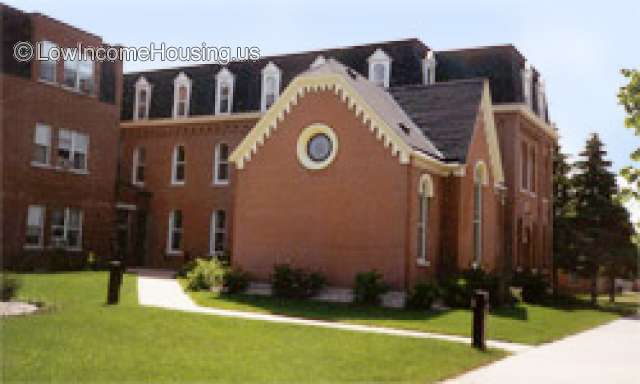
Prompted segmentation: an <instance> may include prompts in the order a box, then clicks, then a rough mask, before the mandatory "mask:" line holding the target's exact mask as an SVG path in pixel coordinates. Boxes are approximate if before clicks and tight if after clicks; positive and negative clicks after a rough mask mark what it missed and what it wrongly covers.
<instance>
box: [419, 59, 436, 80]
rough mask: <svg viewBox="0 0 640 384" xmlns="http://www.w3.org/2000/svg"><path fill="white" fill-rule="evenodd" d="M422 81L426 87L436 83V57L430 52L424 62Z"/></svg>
mask: <svg viewBox="0 0 640 384" xmlns="http://www.w3.org/2000/svg"><path fill="white" fill-rule="evenodd" d="M422 71H423V72H422V81H423V83H424V84H425V85H429V84H435V83H436V57H435V55H434V54H433V51H429V52H428V53H427V56H426V57H425V58H424V59H423V60H422Z"/></svg>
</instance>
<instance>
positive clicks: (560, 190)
mask: <svg viewBox="0 0 640 384" xmlns="http://www.w3.org/2000/svg"><path fill="white" fill-rule="evenodd" d="M567 158H568V156H567V155H566V154H564V153H562V149H561V148H560V144H559V143H556V145H555V148H554V153H553V271H552V272H553V293H554V295H557V293H558V271H559V269H563V270H566V271H572V272H575V267H576V252H575V249H574V248H575V247H574V243H575V242H574V241H573V239H574V238H575V236H574V234H573V228H574V226H573V220H574V217H575V204H574V199H573V191H572V185H571V178H570V175H569V174H570V172H571V168H572V167H571V164H569V162H568V161H567Z"/></svg>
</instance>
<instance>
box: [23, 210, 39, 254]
mask: <svg viewBox="0 0 640 384" xmlns="http://www.w3.org/2000/svg"><path fill="white" fill-rule="evenodd" d="M43 231H44V206H42V205H30V206H29V208H28V209H27V232H26V235H25V241H24V244H25V247H32V248H41V247H42V246H43V243H44V241H43V240H44V239H43V236H44V233H43Z"/></svg>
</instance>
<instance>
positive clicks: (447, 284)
mask: <svg viewBox="0 0 640 384" xmlns="http://www.w3.org/2000/svg"><path fill="white" fill-rule="evenodd" d="M440 286H441V288H442V296H443V299H444V302H445V304H446V305H448V306H449V307H454V308H469V307H470V305H471V298H472V297H473V293H474V291H476V290H478V289H480V290H483V291H487V292H489V302H490V304H491V305H492V306H497V305H498V304H499V303H498V300H499V299H500V284H499V279H498V277H497V276H496V275H493V274H489V273H486V272H485V271H483V270H482V269H468V270H464V271H461V272H460V273H458V274H454V275H451V276H448V277H446V278H444V279H442V280H441V281H440Z"/></svg>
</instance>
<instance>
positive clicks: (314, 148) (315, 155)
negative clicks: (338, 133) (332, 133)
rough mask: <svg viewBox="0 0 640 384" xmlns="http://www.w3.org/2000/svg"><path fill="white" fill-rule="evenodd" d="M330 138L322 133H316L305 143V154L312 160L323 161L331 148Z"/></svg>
mask: <svg viewBox="0 0 640 384" xmlns="http://www.w3.org/2000/svg"><path fill="white" fill-rule="evenodd" d="M331 147H332V145H331V139H330V138H329V136H327V135H325V134H324V133H317V134H315V135H314V136H313V137H312V138H311V139H309V142H308V143H307V154H308V155H309V157H310V158H311V160H313V161H324V160H327V159H328V158H329V156H330V155H331V150H332V148H331Z"/></svg>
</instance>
